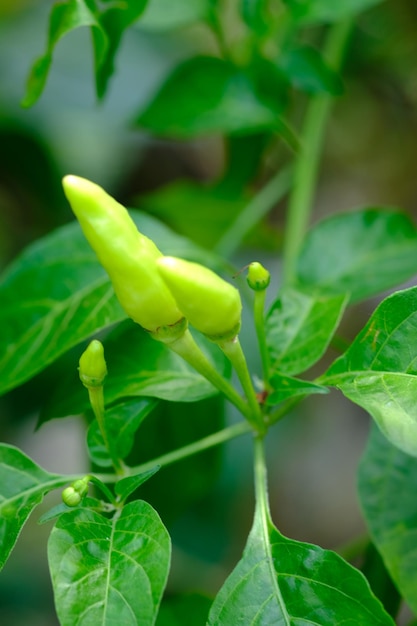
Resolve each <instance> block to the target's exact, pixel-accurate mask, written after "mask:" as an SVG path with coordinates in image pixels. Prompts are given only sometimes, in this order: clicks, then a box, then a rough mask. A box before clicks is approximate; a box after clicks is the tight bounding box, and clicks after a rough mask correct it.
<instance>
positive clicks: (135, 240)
mask: <svg viewBox="0 0 417 626" xmlns="http://www.w3.org/2000/svg"><path fill="white" fill-rule="evenodd" d="M63 186H64V191H65V195H66V196H67V198H68V201H69V203H70V205H71V208H72V210H73V211H74V213H75V215H76V217H77V219H78V221H79V222H80V225H81V228H82V229H83V232H84V235H85V236H86V238H87V240H88V242H89V244H90V245H91V247H92V248H93V250H94V252H95V253H96V255H97V257H98V260H99V261H100V263H101V265H102V266H103V267H104V269H105V270H106V272H107V273H108V275H109V277H110V280H111V282H112V284H113V288H114V291H115V293H116V296H117V298H118V300H119V302H120V304H121V305H122V307H123V309H124V310H125V311H126V313H127V314H128V315H129V317H131V318H132V319H133V320H134V321H135V322H137V323H138V324H140V325H141V326H143V327H144V328H145V329H146V330H149V331H151V332H155V331H156V330H157V329H158V328H159V327H161V326H162V327H163V326H172V325H174V324H176V323H177V322H179V321H180V320H181V319H182V318H183V314H182V313H181V311H179V309H178V307H177V305H176V303H175V300H174V298H173V296H172V295H171V293H170V291H169V289H168V288H167V286H166V285H165V283H164V281H163V280H162V278H161V276H160V275H159V273H158V271H157V269H156V260H157V259H158V258H159V257H162V253H161V252H160V251H159V250H158V248H157V247H156V245H155V244H154V243H153V241H151V240H150V239H148V237H145V236H144V235H142V234H141V233H140V232H139V231H138V229H137V228H136V225H135V223H134V222H133V220H132V219H131V217H130V216H129V213H128V212H127V210H126V209H125V208H124V207H123V206H122V205H121V204H119V203H118V202H116V200H114V198H112V197H111V196H109V195H108V194H107V193H106V192H105V191H104V189H102V188H101V187H99V186H98V185H95V184H94V183H92V182H90V181H89V180H86V179H85V178H79V177H78V176H65V178H64V180H63Z"/></svg>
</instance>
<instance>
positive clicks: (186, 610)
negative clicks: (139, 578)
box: [156, 593, 211, 626]
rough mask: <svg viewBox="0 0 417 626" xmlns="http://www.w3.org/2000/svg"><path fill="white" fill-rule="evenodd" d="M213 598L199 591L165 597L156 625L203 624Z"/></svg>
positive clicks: (198, 625) (186, 625) (197, 625)
mask: <svg viewBox="0 0 417 626" xmlns="http://www.w3.org/2000/svg"><path fill="white" fill-rule="evenodd" d="M210 604H211V600H209V598H207V597H206V596H202V595H199V594H197V593H193V594H189V595H180V596H174V597H169V598H167V599H166V600H165V599H164V600H163V601H162V604H161V609H160V611H159V613H158V619H157V621H156V626H203V624H205V623H206V622H207V615H208V612H209V609H210Z"/></svg>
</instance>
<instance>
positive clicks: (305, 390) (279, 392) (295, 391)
mask: <svg viewBox="0 0 417 626" xmlns="http://www.w3.org/2000/svg"><path fill="white" fill-rule="evenodd" d="M269 384H270V385H271V387H272V391H271V392H270V394H269V395H268V397H267V399H266V401H265V403H266V404H267V405H268V406H273V405H275V404H279V403H280V402H283V401H284V400H288V398H293V397H294V396H306V395H310V394H312V393H328V391H329V390H328V389H327V388H326V387H323V386H322V385H316V384H315V383H310V382H309V381H306V380H301V379H300V378H292V377H291V376H283V375H281V374H274V375H273V376H272V378H271V379H270V381H269Z"/></svg>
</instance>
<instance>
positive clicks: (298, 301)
mask: <svg viewBox="0 0 417 626" xmlns="http://www.w3.org/2000/svg"><path fill="white" fill-rule="evenodd" d="M346 303H347V298H346V296H345V295H337V296H325V295H320V294H319V295H315V294H310V293H308V292H306V291H298V290H296V289H293V288H286V289H283V290H282V291H281V295H280V297H279V298H278V300H276V302H275V303H274V304H273V305H272V307H271V309H270V311H269V313H268V316H267V318H266V335H267V344H268V350H269V355H270V361H271V368H272V369H273V370H277V371H279V372H280V373H282V374H287V375H293V374H299V373H300V372H304V371H305V370H307V369H308V368H309V367H311V366H312V365H314V363H315V362H316V361H318V359H319V358H320V357H321V356H322V355H323V354H324V352H325V350H326V348H327V346H328V345H329V342H330V340H331V338H332V336H333V334H334V332H335V331H336V328H337V326H338V324H339V321H340V319H341V316H342V314H343V311H344V309H345V306H346Z"/></svg>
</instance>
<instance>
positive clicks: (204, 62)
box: [137, 57, 290, 138]
mask: <svg viewBox="0 0 417 626" xmlns="http://www.w3.org/2000/svg"><path fill="white" fill-rule="evenodd" d="M278 96H279V94H278ZM275 102H276V105H275V108H274V107H272V106H271V101H270V100H269V99H268V102H265V101H263V99H262V98H261V97H259V96H258V95H257V88H256V85H255V84H254V81H253V79H252V77H251V76H250V75H248V74H245V73H244V72H243V71H241V70H238V69H236V68H235V67H234V66H233V65H231V64H229V63H227V62H226V61H222V60H221V59H218V58H215V57H195V58H192V59H190V60H187V61H185V62H183V63H182V64H181V65H179V66H178V67H177V68H176V69H175V70H174V71H173V73H172V74H171V75H170V76H169V77H168V78H167V80H166V81H165V83H164V84H163V86H162V87H161V89H160V91H159V92H158V93H157V94H156V96H155V97H154V98H153V100H152V101H151V102H150V103H149V105H148V107H147V108H146V109H145V110H144V111H143V112H142V113H141V114H140V115H139V117H138V119H137V122H138V124H139V125H140V126H142V127H143V128H146V129H148V130H150V131H152V132H153V133H156V134H158V135H167V136H174V137H184V138H185V137H193V136H196V135H204V134H210V133H229V134H232V133H240V134H245V133H253V132H257V131H260V130H263V129H272V130H276V131H277V132H282V133H284V132H287V133H290V131H289V129H288V127H286V125H285V124H284V122H283V121H282V119H280V118H279V113H280V111H281V105H280V103H279V97H276V100H275Z"/></svg>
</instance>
